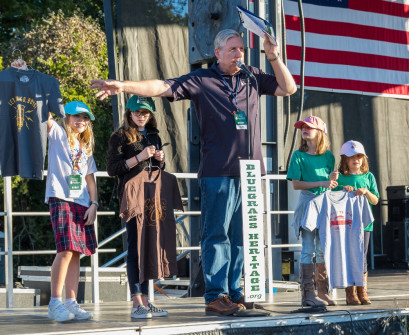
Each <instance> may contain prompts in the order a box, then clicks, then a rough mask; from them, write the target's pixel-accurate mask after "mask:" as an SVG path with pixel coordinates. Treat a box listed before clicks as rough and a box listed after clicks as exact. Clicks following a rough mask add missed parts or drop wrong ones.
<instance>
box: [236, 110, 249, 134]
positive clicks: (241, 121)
mask: <svg viewBox="0 0 409 335" xmlns="http://www.w3.org/2000/svg"><path fill="white" fill-rule="evenodd" d="M234 122H235V124H236V129H244V130H245V129H247V118H246V113H244V111H237V112H235V113H234Z"/></svg>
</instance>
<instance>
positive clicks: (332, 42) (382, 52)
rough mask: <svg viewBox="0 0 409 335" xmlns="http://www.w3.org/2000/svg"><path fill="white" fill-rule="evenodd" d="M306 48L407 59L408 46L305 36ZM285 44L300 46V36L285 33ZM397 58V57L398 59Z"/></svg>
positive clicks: (408, 55) (344, 38) (320, 35)
mask: <svg viewBox="0 0 409 335" xmlns="http://www.w3.org/2000/svg"><path fill="white" fill-rule="evenodd" d="M305 40H306V45H307V47H310V48H317V49H323V48H325V49H327V50H335V51H336V50H339V51H346V50H347V51H351V52H360V53H368V51H371V52H372V54H373V55H379V56H389V57H397V58H402V59H409V50H408V46H407V45H404V44H397V43H387V42H377V41H373V40H365V39H358V38H356V39H353V38H351V37H343V36H326V35H323V34H310V33H307V34H305ZM287 44H288V45H297V46H301V34H300V33H299V32H298V31H294V30H289V31H287ZM398 56H399V57H398Z"/></svg>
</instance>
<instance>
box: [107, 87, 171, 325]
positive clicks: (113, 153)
mask: <svg viewBox="0 0 409 335" xmlns="http://www.w3.org/2000/svg"><path fill="white" fill-rule="evenodd" d="M154 112H155V103H154V102H153V100H152V98H146V97H139V96H136V95H133V96H132V97H131V98H130V99H129V101H128V103H127V104H126V111H125V115H124V120H123V123H122V125H121V126H120V127H119V129H118V130H116V131H115V132H114V133H113V134H112V135H111V138H110V139H109V148H108V158H107V171H108V174H109V175H110V176H117V177H118V189H117V192H118V198H119V204H121V202H122V197H123V193H124V188H125V184H126V183H127V182H128V181H129V180H130V179H132V178H133V177H135V176H136V175H138V174H139V173H140V172H141V171H143V169H144V168H145V167H147V166H148V164H151V165H152V166H159V167H160V168H162V169H163V168H164V167H165V162H164V161H165V155H164V153H163V150H162V141H161V139H160V137H159V131H158V129H157V125H156V119H155V116H154V114H153V113H154ZM126 231H127V234H128V256H127V273H128V283H129V289H130V291H131V296H132V299H133V308H132V312H131V317H132V318H137V319H147V318H152V316H165V315H167V314H168V312H167V311H163V310H160V309H158V308H156V307H155V306H153V305H152V304H151V303H149V301H148V281H144V282H143V283H139V272H140V269H139V265H138V239H137V237H138V232H137V226H136V219H135V218H133V219H131V220H130V221H128V222H127V223H126Z"/></svg>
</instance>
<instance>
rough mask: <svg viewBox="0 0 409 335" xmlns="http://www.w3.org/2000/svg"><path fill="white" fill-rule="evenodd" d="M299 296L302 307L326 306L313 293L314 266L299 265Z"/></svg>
mask: <svg viewBox="0 0 409 335" xmlns="http://www.w3.org/2000/svg"><path fill="white" fill-rule="evenodd" d="M300 276H301V295H302V298H301V299H302V305H303V306H326V305H328V304H327V302H325V301H323V300H321V299H320V298H318V297H317V296H316V294H315V291H314V264H300Z"/></svg>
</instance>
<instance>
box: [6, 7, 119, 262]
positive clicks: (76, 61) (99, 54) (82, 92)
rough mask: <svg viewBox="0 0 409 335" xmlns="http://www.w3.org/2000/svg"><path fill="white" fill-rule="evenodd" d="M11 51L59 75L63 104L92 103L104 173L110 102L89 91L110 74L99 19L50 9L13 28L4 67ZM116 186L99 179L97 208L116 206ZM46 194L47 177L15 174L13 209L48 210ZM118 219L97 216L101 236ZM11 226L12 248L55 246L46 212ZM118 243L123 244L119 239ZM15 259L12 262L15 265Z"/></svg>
mask: <svg viewBox="0 0 409 335" xmlns="http://www.w3.org/2000/svg"><path fill="white" fill-rule="evenodd" d="M14 49H18V50H21V52H22V58H23V59H24V60H25V61H26V63H27V64H28V65H29V67H30V66H31V67H32V68H33V69H36V70H38V71H40V72H42V73H45V74H48V75H50V76H53V77H54V78H56V79H58V81H59V82H60V90H61V95H62V98H63V102H64V103H68V102H69V101H72V100H80V101H83V102H85V103H86V104H87V105H88V106H90V108H91V111H92V112H93V113H94V114H95V118H96V120H95V121H94V122H93V128H94V134H95V138H96V147H95V152H94V157H95V161H96V163H97V167H98V170H100V171H104V170H105V159H106V150H107V143H108V139H109V136H110V134H111V132H112V130H113V123H112V112H111V106H110V102H109V99H107V100H106V101H103V102H101V101H98V100H96V99H95V98H94V93H95V92H93V91H91V90H90V89H89V86H90V81H91V79H95V78H107V77H108V60H107V46H106V38H105V33H104V32H103V31H102V30H101V27H100V25H99V24H98V22H97V21H95V20H94V19H92V18H90V17H85V16H84V15H83V14H82V13H80V12H74V14H73V15H71V16H67V15H65V14H64V13H63V12H62V11H58V12H51V13H50V14H49V15H48V16H47V17H45V18H43V19H42V20H41V21H38V22H37V23H35V24H34V25H33V26H32V27H31V29H29V30H23V31H20V32H16V34H15V37H14V38H12V39H11V40H10V47H9V48H8V49H6V50H3V55H4V59H3V66H4V68H7V67H8V66H9V64H10V63H11V62H12V61H13V60H15V59H17V58H18V56H19V54H17V53H16V52H13V50H14ZM1 183H2V180H1ZM114 184H115V180H114V179H113V178H99V179H98V191H99V198H100V203H101V208H100V209H102V210H103V209H104V208H109V210H113V209H115V208H117V201H116V200H113V194H114V191H113V190H114ZM0 186H1V187H2V185H0ZM44 192H45V181H38V180H27V179H21V178H19V177H13V210H14V211H19V212H27V211H47V210H48V208H47V206H45V205H44ZM119 222H120V221H119V219H118V218H117V216H115V217H100V218H99V227H100V228H99V238H100V239H101V238H105V237H107V235H109V234H111V233H112V232H114V231H116V230H118V229H119V228H120V223H119ZM13 224H14V232H13V234H14V249H15V250H30V249H32V250H44V249H45V250H47V249H51V250H52V249H55V245H54V238H53V233H52V228H51V224H50V220H49V217H48V216H43V217H41V216H40V217H38V216H34V217H27V216H22V217H16V218H15V219H14V221H13ZM119 244H120V245H121V246H122V242H121V241H119ZM110 247H111V245H110ZM121 249H122V248H120V250H118V252H120V251H122V250H121ZM103 256H104V255H103ZM110 256H111V257H112V255H110ZM107 257H108V255H107ZM52 258H53V256H35V257H32V262H33V264H36V265H44V264H51V260H52ZM19 262H20V260H18V261H16V262H15V263H16V266H17V265H18V264H19ZM27 263H28V261H27V257H25V259H24V263H23V264H24V265H29V264H27Z"/></svg>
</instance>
